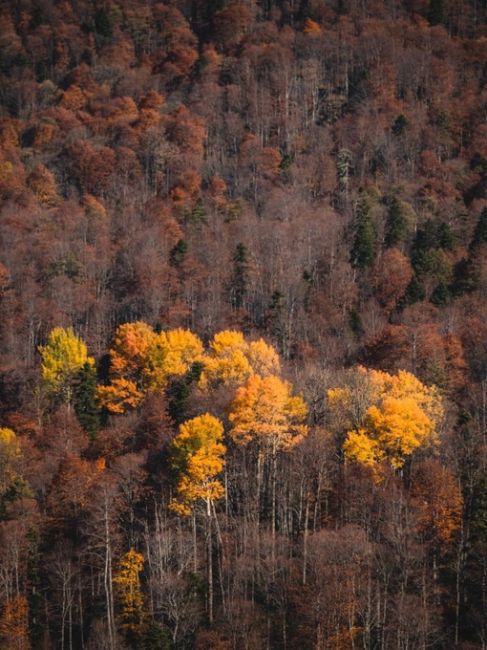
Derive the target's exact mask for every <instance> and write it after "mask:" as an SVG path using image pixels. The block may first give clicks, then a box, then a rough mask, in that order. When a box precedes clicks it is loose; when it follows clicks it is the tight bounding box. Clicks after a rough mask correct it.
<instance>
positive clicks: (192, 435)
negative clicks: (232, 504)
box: [171, 413, 226, 515]
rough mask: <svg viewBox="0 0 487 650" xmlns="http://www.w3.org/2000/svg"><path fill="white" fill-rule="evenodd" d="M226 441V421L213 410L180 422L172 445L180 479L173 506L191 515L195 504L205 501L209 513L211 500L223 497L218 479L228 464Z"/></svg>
mask: <svg viewBox="0 0 487 650" xmlns="http://www.w3.org/2000/svg"><path fill="white" fill-rule="evenodd" d="M222 441H223V424H222V423H221V422H220V420H219V419H218V418H216V417H214V416H213V415H210V414H209V413H205V414H204V415H199V416H197V417H195V418H193V419H192V420H187V421H186V422H183V424H181V425H180V427H179V432H178V435H177V436H176V437H175V438H174V441H173V443H172V448H171V464H172V467H173V469H174V470H175V472H176V473H177V475H178V479H179V480H178V484H177V487H176V491H177V493H178V496H177V498H176V499H173V501H172V502H171V508H172V509H173V510H174V511H175V512H177V513H178V514H182V515H189V514H191V512H192V508H193V505H194V504H195V503H196V502H197V501H200V500H202V501H204V502H205V503H206V506H207V514H208V515H209V514H210V511H211V503H212V502H214V501H216V500H218V499H220V498H221V497H222V496H223V485H222V484H221V482H220V481H219V480H218V479H217V476H218V475H219V474H220V473H221V472H222V470H223V467H224V464H225V460H224V455H225V451H226V448H225V445H223V443H222Z"/></svg>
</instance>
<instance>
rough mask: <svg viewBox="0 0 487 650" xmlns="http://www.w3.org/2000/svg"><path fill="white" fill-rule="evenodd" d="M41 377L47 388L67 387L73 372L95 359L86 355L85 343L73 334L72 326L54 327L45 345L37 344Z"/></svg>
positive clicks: (61, 388)
mask: <svg viewBox="0 0 487 650" xmlns="http://www.w3.org/2000/svg"><path fill="white" fill-rule="evenodd" d="M39 352H40V354H41V359H42V361H41V373H42V378H43V380H44V382H45V384H46V386H47V387H48V388H49V390H51V391H53V392H56V391H63V389H67V388H68V386H69V383H70V382H71V381H72V380H73V378H74V376H75V374H76V373H77V372H78V371H79V370H80V369H81V368H82V367H83V366H84V365H85V364H86V363H88V364H89V365H91V366H93V365H94V363H95V361H94V359H93V358H92V357H89V356H88V349H87V347H86V343H85V342H84V341H83V340H82V339H81V338H80V337H79V336H77V334H75V332H74V330H73V328H72V327H68V328H67V329H64V328H63V327H55V328H54V329H53V330H51V332H50V334H49V337H48V339H47V343H46V345H41V346H39Z"/></svg>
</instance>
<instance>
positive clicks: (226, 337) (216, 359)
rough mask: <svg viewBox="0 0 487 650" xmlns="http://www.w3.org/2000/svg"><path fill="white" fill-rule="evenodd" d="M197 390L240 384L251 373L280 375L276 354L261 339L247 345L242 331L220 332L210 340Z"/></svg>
mask: <svg viewBox="0 0 487 650" xmlns="http://www.w3.org/2000/svg"><path fill="white" fill-rule="evenodd" d="M202 362H203V366H204V369H203V372H202V374H201V378H200V387H201V388H203V389H206V388H208V387H211V386H215V385H218V384H234V385H238V384H242V383H244V382H245V381H246V380H247V379H248V378H249V377H250V376H251V375H252V374H259V375H262V376H266V375H269V374H278V373H279V372H280V361H279V355H278V354H277V352H276V350H275V349H274V348H273V347H272V346H271V345H269V344H268V343H266V342H265V341H264V340H263V339H259V340H258V341H252V342H250V343H248V342H247V341H246V340H245V338H244V336H243V334H242V332H238V331H236V330H223V331H221V332H217V334H215V336H214V337H213V339H212V340H211V341H210V344H209V350H208V354H207V355H205V356H204V358H203V359H202Z"/></svg>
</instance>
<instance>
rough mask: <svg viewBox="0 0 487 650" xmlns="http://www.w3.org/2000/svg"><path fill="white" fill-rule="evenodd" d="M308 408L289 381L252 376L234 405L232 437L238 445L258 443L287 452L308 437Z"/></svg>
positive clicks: (232, 406) (237, 393)
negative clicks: (293, 392)
mask: <svg viewBox="0 0 487 650" xmlns="http://www.w3.org/2000/svg"><path fill="white" fill-rule="evenodd" d="M307 413H308V409H307V406H306V403H305V402H304V400H303V399H302V397H300V396H299V395H293V394H292V386H291V384H290V383H289V382H287V381H284V380H282V379H280V378H279V377H275V376H273V375H269V376H267V377H260V376H259V375H251V377H250V378H249V379H248V381H247V383H246V384H244V385H243V386H240V387H239V388H238V389H237V392H236V394H235V399H234V400H233V402H232V404H231V405H230V412H229V416H228V419H229V421H230V423H231V425H232V428H231V430H230V435H231V437H232V438H233V440H234V441H235V442H236V443H237V444H244V445H245V444H248V443H249V442H251V441H256V442H257V444H259V445H260V446H263V447H266V446H267V447H272V448H274V450H287V449H290V448H291V447H293V446H294V445H295V444H296V443H298V442H299V441H300V440H301V439H302V438H303V437H304V436H305V435H306V434H307V431H308V429H307V426H306V424H305V421H306V416H307Z"/></svg>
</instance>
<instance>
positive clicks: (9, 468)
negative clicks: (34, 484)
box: [0, 428, 21, 497]
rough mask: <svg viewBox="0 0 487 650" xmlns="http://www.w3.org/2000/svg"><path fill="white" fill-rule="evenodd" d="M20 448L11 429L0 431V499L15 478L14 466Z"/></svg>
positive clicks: (18, 456)
mask: <svg viewBox="0 0 487 650" xmlns="http://www.w3.org/2000/svg"><path fill="white" fill-rule="evenodd" d="M20 453H21V452H20V446H19V443H18V441H17V436H16V435H15V433H14V432H13V431H12V429H7V428H1V429H0V497H1V496H3V495H4V494H5V492H6V491H7V490H8V488H9V486H10V485H11V483H12V481H13V480H14V479H15V477H16V476H17V471H16V465H17V461H18V460H19V458H20Z"/></svg>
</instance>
